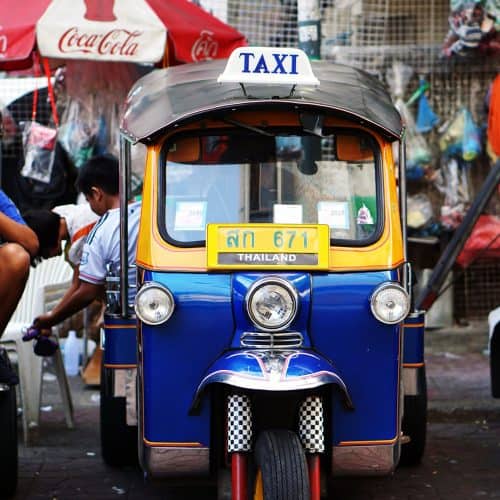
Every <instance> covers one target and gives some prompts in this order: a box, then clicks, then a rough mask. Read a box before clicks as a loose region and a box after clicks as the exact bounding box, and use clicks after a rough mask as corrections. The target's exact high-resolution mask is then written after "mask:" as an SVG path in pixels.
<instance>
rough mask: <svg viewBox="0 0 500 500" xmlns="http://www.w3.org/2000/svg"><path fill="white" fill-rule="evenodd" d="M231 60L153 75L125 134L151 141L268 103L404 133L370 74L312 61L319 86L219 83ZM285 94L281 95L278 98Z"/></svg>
mask: <svg viewBox="0 0 500 500" xmlns="http://www.w3.org/2000/svg"><path fill="white" fill-rule="evenodd" d="M225 64H226V61H225V60H217V61H208V62H203V63H194V64H185V65H181V66H175V67H171V68H166V69H161V70H156V71H153V72H152V73H149V74H147V75H146V76H144V77H142V78H141V79H140V80H138V81H137V83H136V84H135V85H134V87H133V88H132V89H131V91H130V93H129V95H128V98H127V102H126V108H125V113H124V116H123V119H122V123H121V131H122V133H123V134H125V135H126V136H127V137H128V138H129V139H130V140H132V141H133V142H148V140H149V139H151V138H152V137H154V136H155V135H157V134H159V133H161V132H162V131H163V130H164V129H165V128H166V127H168V126H170V125H172V124H174V123H175V122H182V121H184V120H189V119H190V118H192V117H194V116H198V115H199V114H200V113H207V112H211V111H214V110H221V111H223V110H231V109H242V108H246V107H248V106H252V107H255V106H256V105H259V104H261V103H263V102H269V100H270V99H272V101H273V102H276V103H281V104H282V105H284V106H290V105H291V106H299V107H304V106H305V107H307V106H308V105H310V104H313V105H316V106H320V107H322V108H324V109H328V110H333V111H336V112H338V113H339V115H340V116H345V117H348V118H351V119H355V120H356V121H357V122H358V123H363V122H365V123H367V124H370V125H371V126H373V127H375V128H376V129H378V131H380V132H382V133H383V134H385V135H386V136H387V137H388V138H389V139H391V140H396V139H399V138H400V137H401V135H402V132H403V124H402V121H401V117H400V115H399V113H398V111H397V110H396V108H395V107H394V105H393V104H392V101H391V98H390V96H389V94H388V93H387V91H386V89H385V87H384V86H383V84H382V83H381V82H380V81H379V80H377V79H376V78H375V77H373V76H371V75H369V74H368V73H366V72H364V71H362V70H359V69H356V68H352V67H350V66H345V65H340V64H334V63H332V62H329V61H312V62H311V64H312V69H313V72H314V74H315V75H316V77H317V78H318V79H319V80H320V82H321V84H320V86H319V87H314V86H309V85H298V86H297V87H296V88H295V90H294V93H293V95H291V96H290V90H291V88H290V86H284V85H272V86H269V85H248V84H246V85H245V91H246V93H247V95H245V93H244V92H243V89H242V88H241V86H240V85H238V84H234V83H218V82H217V77H218V76H219V75H220V74H221V73H222V71H223V70H224V67H225ZM277 96H280V97H277Z"/></svg>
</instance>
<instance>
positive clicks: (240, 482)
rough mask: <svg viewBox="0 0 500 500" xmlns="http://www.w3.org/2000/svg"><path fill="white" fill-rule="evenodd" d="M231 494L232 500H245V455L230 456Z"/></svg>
mask: <svg viewBox="0 0 500 500" xmlns="http://www.w3.org/2000/svg"><path fill="white" fill-rule="evenodd" d="M231 494H232V495H231V498H232V500H247V457H246V455H245V453H233V454H232V455H231ZM318 500H319V497H318Z"/></svg>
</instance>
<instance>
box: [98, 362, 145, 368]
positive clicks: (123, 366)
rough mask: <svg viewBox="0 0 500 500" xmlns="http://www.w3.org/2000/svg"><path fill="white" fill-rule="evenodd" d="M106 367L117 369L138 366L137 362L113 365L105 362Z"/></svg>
mask: <svg viewBox="0 0 500 500" xmlns="http://www.w3.org/2000/svg"><path fill="white" fill-rule="evenodd" d="M104 368H116V369H119V368H126V369H130V368H137V363H136V364H135V365H112V364H109V363H104Z"/></svg>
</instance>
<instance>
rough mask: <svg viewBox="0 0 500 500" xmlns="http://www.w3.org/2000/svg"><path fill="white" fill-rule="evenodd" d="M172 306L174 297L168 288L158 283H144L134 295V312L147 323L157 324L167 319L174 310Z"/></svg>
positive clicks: (173, 305)
mask: <svg viewBox="0 0 500 500" xmlns="http://www.w3.org/2000/svg"><path fill="white" fill-rule="evenodd" d="M174 307H175V302H174V297H173V296H172V294H171V292H170V290H168V289H167V288H165V287H164V286H162V285H160V284H158V283H153V282H148V283H145V284H144V285H143V286H142V287H141V289H140V290H139V291H138V292H137V295H136V297H135V312H136V314H137V316H138V317H139V319H140V320H141V321H142V322H144V323H146V324H148V325H159V324H160V323H164V322H165V321H167V319H168V318H170V316H171V315H172V313H173V312H174Z"/></svg>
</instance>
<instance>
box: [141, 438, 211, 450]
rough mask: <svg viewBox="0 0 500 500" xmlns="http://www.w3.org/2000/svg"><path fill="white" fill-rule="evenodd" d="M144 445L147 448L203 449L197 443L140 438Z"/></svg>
mask: <svg viewBox="0 0 500 500" xmlns="http://www.w3.org/2000/svg"><path fill="white" fill-rule="evenodd" d="M142 440H143V441H144V444H146V445H148V446H157V447H162V448H204V446H203V445H202V444H201V443H198V442H186V443H185V442H180V441H179V442H177V441H172V442H162V441H148V440H147V439H146V438H142Z"/></svg>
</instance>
